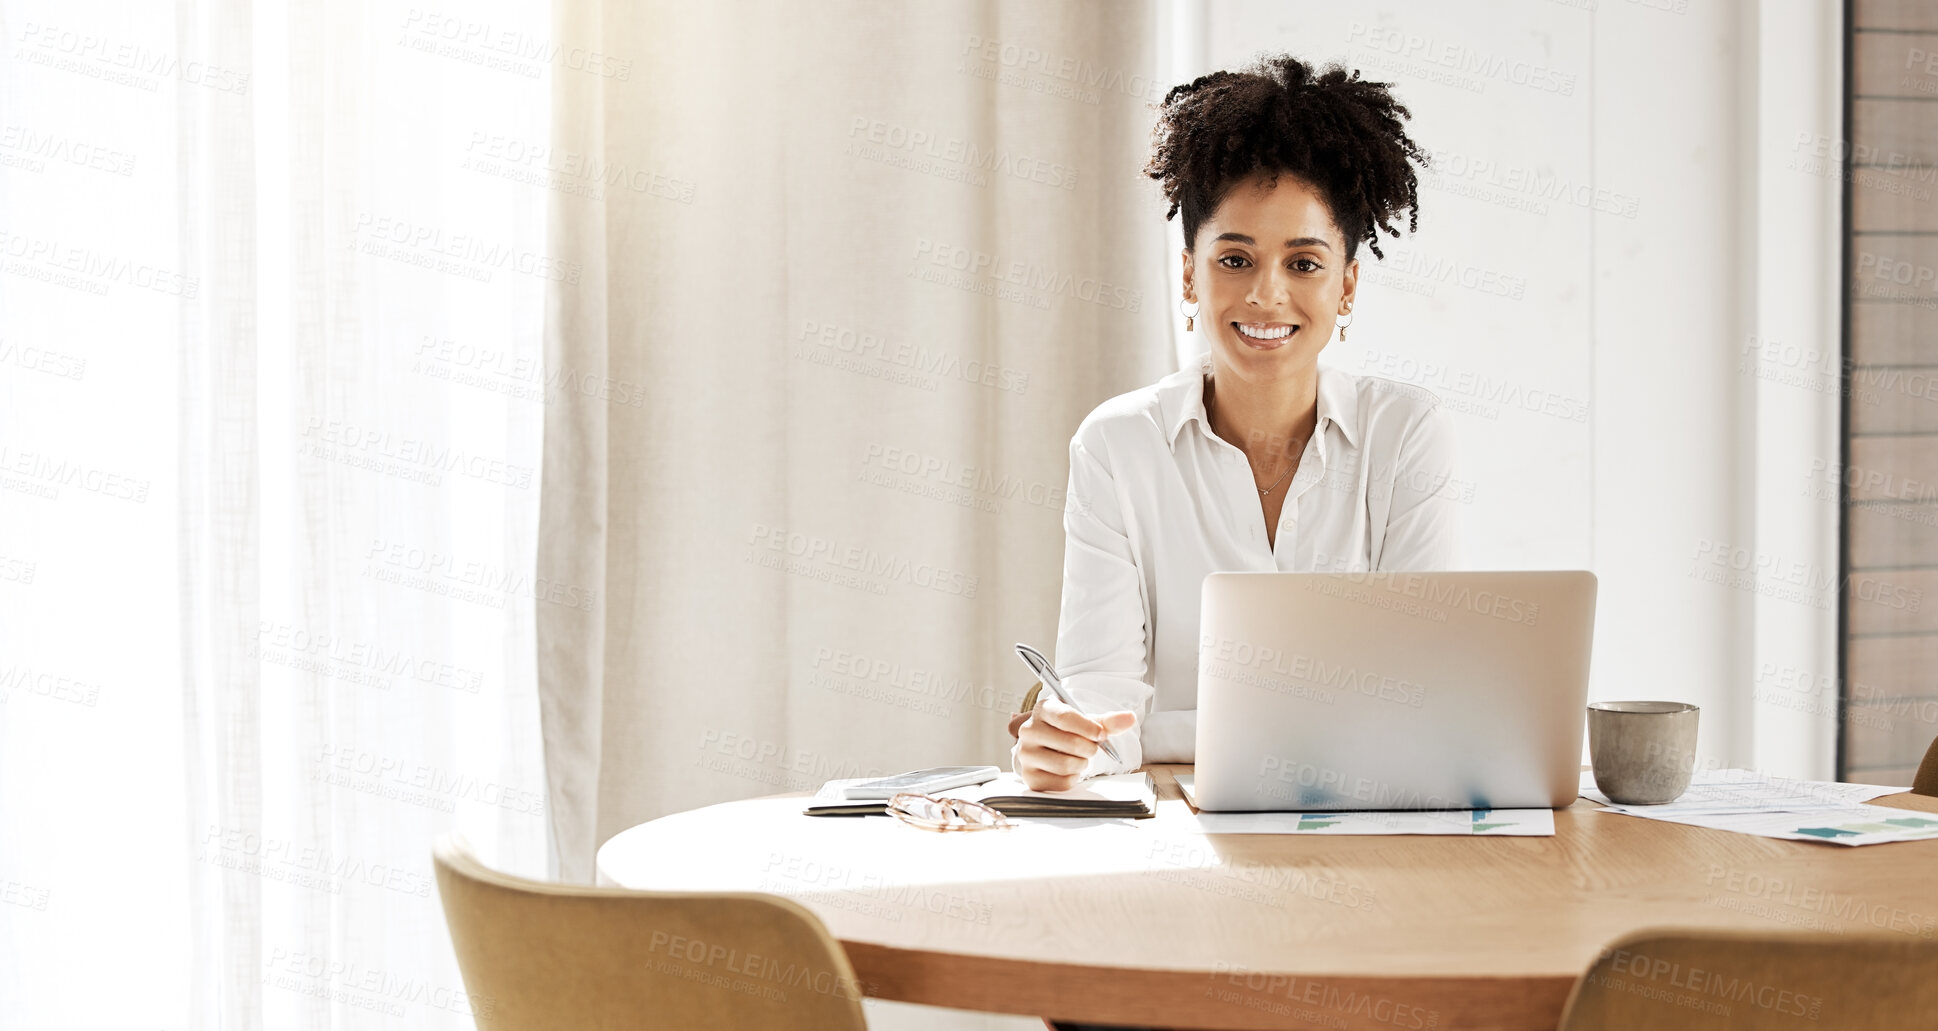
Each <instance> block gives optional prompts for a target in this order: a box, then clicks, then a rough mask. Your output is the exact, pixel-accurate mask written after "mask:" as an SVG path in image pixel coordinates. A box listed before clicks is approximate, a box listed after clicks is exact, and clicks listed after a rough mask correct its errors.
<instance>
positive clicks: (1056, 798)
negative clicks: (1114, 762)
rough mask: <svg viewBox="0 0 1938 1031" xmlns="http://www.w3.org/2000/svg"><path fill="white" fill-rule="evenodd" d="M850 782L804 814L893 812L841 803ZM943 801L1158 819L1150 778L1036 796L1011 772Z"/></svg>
mask: <svg viewBox="0 0 1938 1031" xmlns="http://www.w3.org/2000/svg"><path fill="white" fill-rule="evenodd" d="M846 783H848V782H846V781H832V780H831V781H829V782H828V783H827V784H826V785H825V786H823V787H822V788H821V791H820V793H819V794H817V795H815V799H816V801H818V802H820V803H821V804H819V805H810V806H808V807H807V808H806V809H805V810H802V811H803V812H805V813H806V814H807V815H809V816H881V815H885V814H886V813H887V812H888V803H886V802H867V801H852V802H850V801H840V800H839V795H840V789H841V787H842V786H843V785H845V784H846ZM937 797H940V798H960V799H965V800H967V801H970V802H981V803H982V804H983V805H986V806H988V807H989V808H991V809H994V810H996V811H997V812H999V813H1002V814H1003V815H1004V816H1093V817H1094V816H1106V817H1108V816H1120V817H1130V818H1132V819H1143V818H1144V817H1147V816H1155V815H1157V785H1156V784H1155V783H1154V782H1153V781H1152V780H1151V775H1150V774H1148V773H1118V774H1113V775H1111V776H1108V777H1093V778H1091V779H1090V780H1086V781H1084V782H1083V783H1082V784H1080V785H1078V786H1077V787H1075V788H1072V789H1071V790H1069V791H1031V790H1030V789H1029V788H1027V787H1024V786H1023V779H1022V778H1021V777H1018V776H1017V775H1016V774H1014V773H1005V774H1003V775H1002V776H999V777H997V778H996V779H995V780H992V781H988V782H986V783H982V784H974V785H970V786H967V787H960V788H949V789H947V790H945V791H941V792H938V793H937Z"/></svg>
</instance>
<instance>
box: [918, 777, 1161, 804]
mask: <svg viewBox="0 0 1938 1031" xmlns="http://www.w3.org/2000/svg"><path fill="white" fill-rule="evenodd" d="M941 794H942V795H943V796H945V797H948V798H960V799H963V800H965V801H969V802H980V801H982V800H983V799H985V798H997V797H1002V796H1013V797H1017V798H1065V799H1071V800H1073V801H1084V802H1143V803H1144V804H1145V805H1147V806H1151V805H1155V804H1156V802H1157V789H1156V785H1155V784H1154V783H1153V782H1152V780H1151V775H1150V774H1148V773H1138V772H1135V771H1133V772H1131V773H1113V774H1111V775H1109V776H1105V777H1092V778H1090V779H1089V780H1086V781H1082V782H1080V783H1079V784H1078V785H1077V786H1076V787H1074V788H1071V789H1070V790H1068V791H1031V790H1030V789H1029V788H1028V787H1026V786H1024V784H1023V778H1021V777H1019V776H1017V775H1016V774H1014V773H1005V774H1002V775H1000V776H998V777H997V778H996V779H994V780H988V781H984V782H983V783H981V784H973V785H970V786H968V787H960V788H950V789H949V790H947V791H944V792H942V793H941Z"/></svg>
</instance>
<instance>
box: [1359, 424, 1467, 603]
mask: <svg viewBox="0 0 1938 1031" xmlns="http://www.w3.org/2000/svg"><path fill="white" fill-rule="evenodd" d="M1394 465H1395V471H1394V477H1393V502H1392V504H1391V505H1390V506H1388V508H1387V516H1386V535H1385V538H1384V539H1383V541H1382V543H1381V545H1380V553H1379V561H1378V562H1376V563H1374V566H1373V568H1374V570H1375V571H1382V572H1383V571H1389V570H1411V571H1424V570H1440V569H1458V568H1459V561H1460V525H1459V523H1460V518H1459V517H1460V506H1461V505H1463V504H1465V503H1466V502H1468V501H1471V500H1473V499H1472V485H1471V484H1467V483H1464V482H1463V481H1462V480H1460V479H1459V478H1458V477H1456V476H1455V475H1454V466H1455V455H1454V433H1453V417H1452V416H1450V415H1448V414H1447V410H1446V409H1445V408H1442V407H1440V406H1439V405H1435V406H1433V407H1432V408H1429V409H1427V410H1426V412H1425V413H1424V414H1422V415H1421V416H1420V418H1419V419H1418V420H1417V421H1415V422H1414V424H1413V426H1412V427H1411V428H1410V429H1409V430H1408V431H1407V432H1406V434H1404V435H1403V436H1402V438H1401V440H1400V453H1399V457H1398V460H1397V461H1396V462H1395V463H1394Z"/></svg>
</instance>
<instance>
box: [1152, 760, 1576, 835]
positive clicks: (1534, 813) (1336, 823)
mask: <svg viewBox="0 0 1938 1031" xmlns="http://www.w3.org/2000/svg"><path fill="white" fill-rule="evenodd" d="M1193 780H1194V779H1193V777H1192V776H1191V775H1190V774H1188V773H1186V774H1179V775H1178V777H1177V782H1178V787H1179V788H1181V789H1182V790H1183V791H1184V794H1185V797H1186V798H1189V799H1193V801H1194V802H1195V797H1196V796H1195V795H1193V793H1192V787H1193ZM1187 815H1188V816H1189V817H1190V819H1191V821H1192V822H1193V823H1195V824H1196V826H1197V829H1198V830H1199V832H1201V833H1204V834H1323V835H1332V836H1351V835H1370V834H1440V835H1450V836H1462V837H1493V838H1515V837H1518V838H1531V837H1553V836H1554V810H1552V809H1428V810H1419V811H1407V812H1385V811H1381V812H1364V811H1358V812H1343V813H1298V812H1288V813H1187Z"/></svg>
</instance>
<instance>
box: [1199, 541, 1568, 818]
mask: <svg viewBox="0 0 1938 1031" xmlns="http://www.w3.org/2000/svg"><path fill="white" fill-rule="evenodd" d="M1595 584H1596V581H1595V575H1594V574H1593V573H1590V572H1587V571H1585V570H1568V571H1541V572H1471V573H1469V572H1421V573H1236V572H1234V573H1211V574H1208V575H1207V576H1206V577H1205V579H1204V588H1203V590H1204V595H1203V608H1202V610H1201V622H1200V624H1199V641H1198V645H1199V647H1198V743H1197V768H1196V769H1195V770H1194V771H1193V775H1194V778H1195V781H1196V783H1195V785H1194V791H1193V794H1194V796H1195V801H1196V803H1197V806H1198V808H1200V809H1202V810H1206V811H1211V812H1225V811H1240V812H1244V811H1251V812H1256V811H1310V812H1329V811H1339V810H1356V809H1372V810H1382V809H1383V810H1397V809H1514V808H1537V807H1544V806H1545V807H1550V808H1559V807H1562V806H1567V805H1571V804H1573V803H1574V800H1575V797H1576V792H1577V790H1578V788H1579V786H1580V781H1581V778H1580V769H1581V739H1582V727H1583V724H1584V722H1585V720H1584V713H1585V711H1586V707H1587V701H1588V653H1589V645H1590V643H1591V641H1592V639H1593V636H1594V625H1595Z"/></svg>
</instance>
